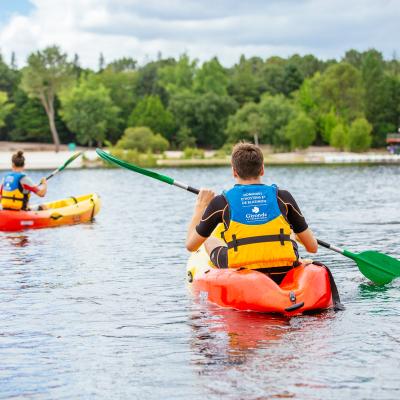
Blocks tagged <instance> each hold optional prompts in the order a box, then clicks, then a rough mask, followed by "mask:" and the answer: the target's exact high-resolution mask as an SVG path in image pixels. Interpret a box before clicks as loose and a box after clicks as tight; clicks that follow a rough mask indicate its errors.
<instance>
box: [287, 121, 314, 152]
mask: <svg viewBox="0 0 400 400" xmlns="http://www.w3.org/2000/svg"><path fill="white" fill-rule="evenodd" d="M285 135H286V137H287V139H288V140H289V141H290V148H291V149H292V150H294V149H306V148H307V147H309V146H311V145H312V144H313V142H314V140H315V138H316V133H315V124H314V121H313V120H312V119H311V118H309V117H308V116H307V115H306V114H304V113H298V114H297V115H296V117H294V118H293V119H291V120H290V121H289V123H288V124H287V125H286V127H285Z"/></svg>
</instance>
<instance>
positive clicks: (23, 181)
mask: <svg viewBox="0 0 400 400" xmlns="http://www.w3.org/2000/svg"><path fill="white" fill-rule="evenodd" d="M11 160H12V172H10V173H9V174H7V175H6V176H5V177H4V179H3V180H2V183H1V186H0V197H1V200H0V203H1V206H2V208H3V209H4V210H16V211H19V210H28V209H29V207H28V204H29V199H30V195H31V193H35V194H36V195H37V196H39V197H44V196H45V195H46V193H47V181H46V178H42V179H41V181H40V184H39V185H35V184H34V183H33V182H32V180H31V179H30V178H29V177H28V176H27V175H26V174H25V173H24V168H25V157H24V153H23V152H22V151H18V152H17V153H15V154H14V155H13V156H12V159H11Z"/></svg>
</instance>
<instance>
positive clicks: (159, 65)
mask: <svg viewBox="0 0 400 400" xmlns="http://www.w3.org/2000/svg"><path fill="white" fill-rule="evenodd" d="M175 63H176V61H175V60H174V59H167V60H158V61H153V62H149V63H147V64H146V65H144V66H143V67H142V68H139V69H138V77H137V81H136V89H135V92H136V95H137V96H138V98H141V97H145V96H150V95H154V96H159V97H160V99H161V101H162V102H163V104H164V105H165V104H167V101H168V92H167V90H166V89H165V88H164V87H163V85H162V84H161V81H160V77H159V74H160V71H161V70H162V69H163V68H164V67H165V66H168V65H174V64H175Z"/></svg>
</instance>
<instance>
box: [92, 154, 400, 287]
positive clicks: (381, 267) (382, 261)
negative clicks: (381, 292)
mask: <svg viewBox="0 0 400 400" xmlns="http://www.w3.org/2000/svg"><path fill="white" fill-rule="evenodd" d="M96 152H97V154H98V155H99V156H100V157H101V158H103V159H104V160H106V161H108V162H109V163H113V164H116V165H118V166H120V167H122V168H126V169H129V170H131V171H135V172H138V173H139V174H142V175H146V176H149V177H151V178H153V179H157V180H159V181H161V182H165V183H168V184H170V185H174V186H177V187H179V188H181V189H185V190H187V191H189V192H191V193H194V194H198V193H199V190H198V189H195V188H193V187H191V186H189V185H186V184H184V183H182V182H178V181H176V180H174V179H173V178H170V177H169V176H165V175H162V174H158V173H157V172H154V171H149V170H147V169H144V168H141V167H138V166H137V165H134V164H130V163H128V162H126V161H122V160H120V159H119V158H117V157H114V156H112V155H110V154H108V153H106V152H105V151H103V150H101V149H96ZM318 243H319V244H320V245H321V246H322V247H326V248H327V249H330V250H333V251H336V252H337V253H340V254H342V255H344V256H345V257H349V258H351V259H352V260H354V261H355V262H356V264H357V266H358V268H359V269H360V272H361V273H362V274H363V275H364V276H366V277H367V278H368V279H370V280H371V281H372V282H374V283H376V284H378V285H385V284H386V283H389V282H391V281H392V280H393V279H394V278H396V277H399V276H400V261H399V260H397V259H395V258H393V257H390V256H388V255H386V254H383V253H378V252H377V251H364V252H362V253H359V254H355V253H351V252H350V251H347V250H343V249H340V248H339V247H335V246H332V245H331V244H329V243H326V242H324V241H322V240H319V239H318Z"/></svg>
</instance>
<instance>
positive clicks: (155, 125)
mask: <svg viewBox="0 0 400 400" xmlns="http://www.w3.org/2000/svg"><path fill="white" fill-rule="evenodd" d="M128 125H129V126H131V127H134V126H148V127H149V128H150V129H152V130H153V131H154V132H160V133H162V134H163V135H164V136H166V137H167V138H171V137H172V135H173V133H174V130H175V122H174V117H173V115H172V114H171V112H170V111H168V110H166V109H165V107H164V106H163V104H162V102H161V99H160V98H159V97H158V96H146V97H144V98H143V99H142V100H140V101H139V103H138V104H137V105H136V107H135V108H134V109H133V111H132V113H131V115H130V116H129V119H128Z"/></svg>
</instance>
